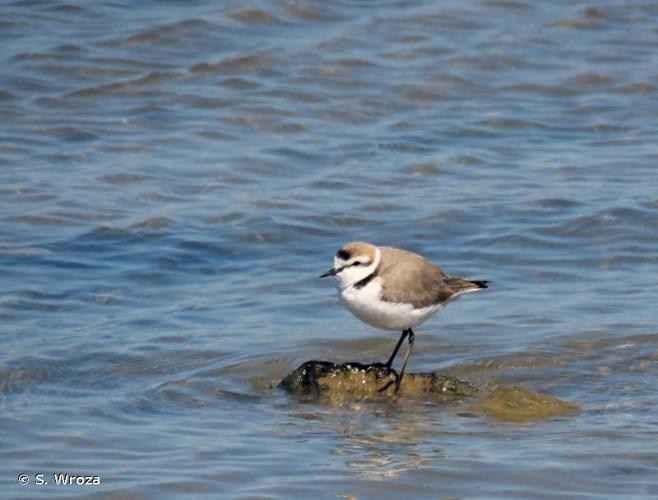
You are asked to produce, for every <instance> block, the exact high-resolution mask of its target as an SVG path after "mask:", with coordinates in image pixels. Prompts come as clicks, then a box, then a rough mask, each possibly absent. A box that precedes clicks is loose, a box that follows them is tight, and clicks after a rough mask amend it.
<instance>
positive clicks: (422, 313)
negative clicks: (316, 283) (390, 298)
mask: <svg viewBox="0 0 658 500" xmlns="http://www.w3.org/2000/svg"><path fill="white" fill-rule="evenodd" d="M381 292H382V286H381V278H380V277H377V278H375V279H373V280H372V281H370V283H368V284H367V285H366V286H364V287H363V288H355V287H353V286H349V287H346V288H343V289H340V288H339V294H340V298H341V300H342V301H343V303H344V304H345V307H347V309H348V310H349V311H350V312H351V313H352V314H354V316H356V317H357V318H359V319H360V320H361V321H364V322H366V323H368V324H369V325H372V326H374V327H377V328H382V329H384V330H405V329H407V328H411V327H413V326H416V325H419V324H421V323H422V322H423V321H425V320H426V319H427V318H429V317H430V316H432V315H433V314H436V313H437V312H439V311H440V310H441V309H443V306H441V305H434V306H429V307H423V308H420V309H414V307H413V306H412V305H411V304H395V303H392V302H386V301H384V300H382V298H381Z"/></svg>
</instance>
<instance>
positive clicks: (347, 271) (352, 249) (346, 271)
mask: <svg viewBox="0 0 658 500" xmlns="http://www.w3.org/2000/svg"><path fill="white" fill-rule="evenodd" d="M379 259H380V251H379V249H378V248H377V247H376V246H375V245H371V244H369V243H362V242H355V243H348V244H347V245H344V246H343V247H341V248H340V250H338V252H336V256H335V257H334V267H332V268H331V269H329V270H328V271H327V272H326V273H324V274H322V275H321V276H320V278H325V277H327V276H335V277H336V280H337V281H338V284H339V285H340V287H341V288H346V287H348V286H351V285H353V284H354V283H356V282H357V281H359V280H362V279H363V278H365V277H366V276H368V275H369V274H371V273H372V272H373V271H374V270H375V269H377V266H378V265H379Z"/></svg>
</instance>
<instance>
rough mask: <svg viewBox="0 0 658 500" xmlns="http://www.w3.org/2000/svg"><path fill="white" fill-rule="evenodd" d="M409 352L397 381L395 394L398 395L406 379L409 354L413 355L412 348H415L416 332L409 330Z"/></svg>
mask: <svg viewBox="0 0 658 500" xmlns="http://www.w3.org/2000/svg"><path fill="white" fill-rule="evenodd" d="M407 331H408V332H409V350H408V351H407V354H406V356H405V357H404V362H403V363H402V369H401V370H400V376H399V377H398V379H397V380H396V381H395V392H396V393H397V392H398V391H399V390H400V384H401V383H402V378H403V377H404V369H405V368H406V367H407V361H408V360H409V354H411V348H412V347H413V346H414V340H415V337H416V336H415V335H414V332H413V331H412V330H411V328H409V330H407Z"/></svg>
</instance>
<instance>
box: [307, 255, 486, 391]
mask: <svg viewBox="0 0 658 500" xmlns="http://www.w3.org/2000/svg"><path fill="white" fill-rule="evenodd" d="M326 276H335V278H336V283H337V285H338V293H339V295H340V298H341V300H342V301H343V304H345V307H347V309H348V310H349V311H350V312H351V313H352V314H354V315H355V316H356V317H357V318H359V319H360V320H362V321H364V322H366V323H368V324H369V325H372V326H374V327H377V328H382V329H384V330H402V335H400V339H399V340H398V343H397V345H396V346H395V349H393V352H392V353H391V356H390V357H389V359H388V361H387V362H386V365H385V366H386V367H387V368H391V366H392V364H393V361H394V360H395V356H396V355H397V353H398V351H399V350H400V346H401V345H402V342H403V341H404V339H405V338H407V339H408V342H409V349H408V350H407V354H406V356H405V357H404V361H403V363H402V368H401V370H400V375H399V376H398V378H397V381H396V383H395V391H396V392H397V391H398V390H399V389H400V383H401V382H402V378H403V377H404V370H405V368H406V366H407V360H408V359H409V354H410V353H411V348H412V347H413V344H414V337H415V336H414V332H413V331H412V329H411V328H412V327H414V326H416V325H419V324H421V323H422V322H424V321H425V320H426V319H428V318H429V317H430V316H432V315H434V314H436V313H437V312H439V311H440V310H441V309H443V308H444V306H445V305H446V304H447V303H448V302H451V301H453V300H455V299H456V298H458V297H459V296H461V295H464V294H465V293H470V292H477V291H478V290H482V289H483V288H487V282H486V281H475V280H468V279H464V278H456V277H452V276H450V275H449V274H447V273H445V272H444V271H442V270H441V269H439V268H438V267H437V266H435V265H434V264H432V263H431V262H429V261H428V260H426V259H425V258H424V257H421V256H420V255H417V254H415V253H411V252H407V251H405V250H400V249H398V248H390V247H377V246H375V245H371V244H369V243H362V242H355V243H349V244H347V245H345V246H343V247H342V248H341V249H340V250H338V252H336V256H335V257H334V266H333V267H332V268H331V269H329V270H328V271H327V272H326V273H324V274H322V275H321V276H320V277H321V278H324V277H326ZM389 385H390V384H389ZM387 387H388V385H387V386H385V387H383V388H382V389H380V390H382V391H383V390H384V389H386V388H387Z"/></svg>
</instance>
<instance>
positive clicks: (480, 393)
mask: <svg viewBox="0 0 658 500" xmlns="http://www.w3.org/2000/svg"><path fill="white" fill-rule="evenodd" d="M397 377H398V373H397V372H396V371H395V370H394V369H391V368H387V367H386V366H385V365H383V364H381V363H374V364H369V365H366V364H362V363H355V362H349V363H342V364H336V363H331V362H329V361H307V362H305V363H303V364H301V365H300V366H299V367H298V368H296V369H295V370H293V371H292V372H290V373H289V374H288V375H287V376H286V377H284V378H283V380H282V381H281V383H280V386H281V387H282V388H284V389H285V390H286V391H288V392H289V393H291V394H295V395H300V396H306V397H310V398H317V399H326V400H330V401H345V400H350V399H361V400H369V399H371V400H386V399H391V398H394V397H398V396H399V397H415V398H427V399H434V400H436V399H441V400H450V401H460V400H465V399H467V398H468V399H472V400H473V401H472V402H470V403H469V404H468V406H466V408H465V411H466V413H473V414H477V415H486V416H487V417H491V418H494V419H497V420H504V421H509V422H525V421H532V420H542V419H546V418H552V417H559V416H570V415H575V414H577V413H579V412H580V407H579V406H578V405H575V404H573V403H568V402H566V401H562V400H560V399H558V398H555V397H553V396H549V395H547V394H540V393H536V392H533V391H530V390H528V389H524V388H521V387H517V386H506V385H502V384H495V383H484V384H483V383H480V384H479V386H475V385H473V384H472V383H470V382H467V381H464V380H461V379H458V378H455V377H451V376H448V375H442V374H439V373H436V372H427V373H407V374H405V376H404V379H403V380H402V383H401V384H400V391H399V393H398V394H395V381H396V379H397Z"/></svg>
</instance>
